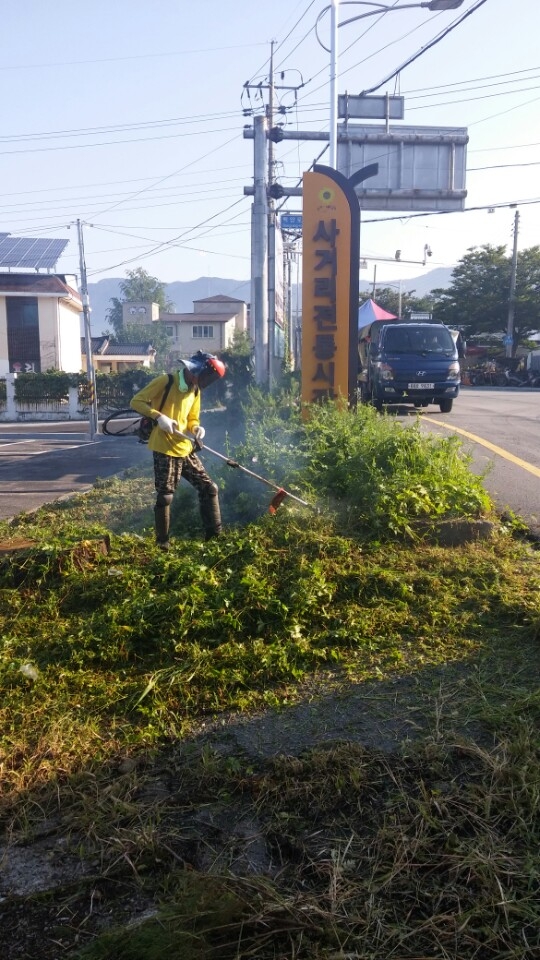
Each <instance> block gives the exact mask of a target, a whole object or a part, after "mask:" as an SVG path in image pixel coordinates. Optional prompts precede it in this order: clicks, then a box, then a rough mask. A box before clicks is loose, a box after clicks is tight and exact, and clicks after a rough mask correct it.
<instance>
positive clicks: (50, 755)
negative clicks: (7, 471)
mask: <svg viewBox="0 0 540 960" xmlns="http://www.w3.org/2000/svg"><path fill="white" fill-rule="evenodd" d="M316 417H317V418H318V419H317V420H316V422H315V418H314V419H313V420H312V421H310V422H309V424H308V425H307V426H306V427H303V426H301V425H300V424H299V423H298V421H296V420H295V418H294V416H293V417H291V416H290V413H289V414H288V417H287V418H286V417H284V414H283V412H282V411H280V410H279V408H278V407H277V405H276V407H275V408H271V409H270V411H269V412H268V415H267V416H266V418H264V417H263V416H262V414H261V415H259V414H258V413H257V411H256V410H255V413H254V415H253V418H252V424H251V427H250V428H249V429H248V441H247V442H249V446H250V450H251V451H252V452H253V455H254V456H256V457H257V460H256V463H257V467H256V469H257V472H261V473H263V474H266V475H270V476H272V477H276V479H277V480H279V482H281V481H282V480H285V479H286V478H288V477H289V478H290V483H291V484H292V485H293V486H294V489H295V490H298V491H299V492H300V495H304V494H306V491H307V494H306V495H307V496H308V497H309V498H310V499H311V500H313V501H314V500H315V498H317V500H318V501H319V502H320V503H323V502H325V498H326V499H327V498H328V496H329V495H330V493H332V510H331V511H330V510H328V509H325V510H324V512H322V513H321V514H320V515H317V514H315V513H313V512H308V511H303V510H302V509H301V508H295V507H282V508H280V511H279V512H278V514H277V515H276V516H275V517H270V516H263V517H262V518H261V517H260V516H259V518H258V519H256V520H253V521H252V522H250V523H248V524H247V525H240V523H239V520H240V518H241V516H242V515H245V513H246V512H249V511H253V510H254V506H253V502H254V501H255V502H256V503H259V504H264V496H265V491H264V490H263V492H262V493H261V500H260V501H258V500H257V496H258V493H257V494H256V495H255V496H252V497H251V500H250V503H249V511H248V509H247V506H246V496H247V494H246V490H247V489H250V490H251V488H246V487H245V486H244V481H243V480H241V479H239V478H238V477H237V476H236V475H233V479H232V480H230V479H228V480H226V481H225V482H224V489H225V493H224V497H223V501H224V512H225V513H226V514H227V515H228V517H229V518H230V519H232V520H234V519H235V520H236V521H237V522H236V525H233V526H228V529H227V531H226V535H225V536H224V537H223V538H222V539H220V540H218V541H214V542H210V543H201V542H200V541H199V540H197V539H194V538H193V535H192V531H193V530H195V525H194V523H193V518H194V514H193V507H192V499H191V501H190V493H191V492H190V491H187V494H184V493H182V494H181V495H180V497H179V500H178V505H177V507H176V512H177V516H176V533H177V539H176V541H175V546H174V548H173V550H172V551H171V552H170V553H168V554H163V553H161V552H159V551H157V550H156V548H155V546H154V543H153V537H152V532H151V529H150V527H151V519H152V512H151V507H152V500H153V496H152V483H151V479H150V474H149V472H146V473H145V474H144V475H143V476H142V477H140V476H137V475H135V474H133V473H131V474H128V475H126V476H125V477H124V478H122V480H112V481H107V482H105V483H102V484H100V485H98V486H97V487H96V488H95V489H94V490H93V491H91V492H90V493H88V494H86V495H85V496H83V497H78V498H76V499H74V500H73V501H69V502H63V503H59V504H56V505H53V506H49V507H47V508H44V509H42V510H40V511H38V512H37V513H36V514H35V515H32V516H27V517H20V518H18V519H17V521H16V523H15V524H11V525H7V524H4V525H2V527H1V528H0V533H2V534H3V537H4V542H6V541H8V540H9V539H10V538H12V539H15V538H17V539H18V540H22V539H27V540H29V541H33V545H30V546H27V547H26V548H22V547H21V548H20V549H18V550H16V551H15V552H13V553H12V554H11V555H4V557H3V558H2V559H0V602H1V617H2V641H1V642H2V656H1V661H0V691H1V694H2V697H1V708H0V728H1V731H2V736H1V740H0V776H1V796H0V815H1V817H2V823H3V825H4V830H5V837H6V847H5V848H4V858H5V862H6V864H7V866H8V869H9V862H10V859H9V858H10V856H11V855H12V851H13V850H14V849H16V850H18V851H21V850H23V849H24V848H25V846H26V845H27V846H28V848H29V849H31V848H32V847H33V848H34V849H37V850H40V851H41V852H42V855H43V856H44V857H45V858H46V857H47V850H50V851H56V852H57V853H56V855H58V849H59V848H60V849H61V850H62V853H63V855H64V856H65V858H66V865H65V877H64V880H63V881H58V882H56V883H55V884H54V885H52V886H50V887H49V888H47V890H46V892H41V893H40V892H36V893H32V892H31V890H30V891H29V889H28V885H26V887H25V886H24V883H21V891H22V892H20V893H19V894H18V895H14V896H11V897H8V898H7V899H6V901H5V902H4V904H3V911H4V912H3V919H2V916H1V915H0V935H1V938H2V942H3V944H4V945H7V947H6V949H7V951H8V952H7V954H6V960H23V958H25V957H26V956H27V955H29V952H31V954H32V956H33V957H34V960H53V958H56V957H57V956H58V953H59V951H60V952H61V953H62V955H69V954H70V953H71V954H73V953H76V952H77V950H82V951H83V952H82V954H81V955H83V956H84V957H85V958H91V960H114V958H118V960H143V958H145V960H148V958H150V960H151V958H153V957H155V958H156V960H157V958H158V957H159V958H161V957H163V956H168V957H170V958H172V960H174V958H178V960H180V958H182V960H190V958H192V960H210V958H212V960H213V958H216V960H217V958H219V960H233V958H247V957H257V958H260V960H267V958H268V960H270V958H272V960H277V958H280V960H281V958H283V960H285V958H287V960H289V958H293V957H294V958H298V960H318V958H325V960H338V958H339V960H344V958H347V957H349V958H351V960H352V958H360V960H375V958H377V960H379V958H384V960H386V958H390V957H392V958H396V960H404V958H408V960H413V958H415V960H419V958H424V957H430V958H437V960H439V958H441V960H447V958H451V960H469V958H470V960H492V958H493V960H500V958H504V957H508V958H513V960H532V958H533V957H535V956H536V955H537V954H536V952H535V951H537V949H538V948H539V947H540V940H539V934H538V930H539V929H540V911H539V906H538V898H539V893H540V891H539V885H538V870H539V859H538V850H539V841H540V836H539V833H540V831H539V826H538V824H539V816H538V814H539V801H540V739H539V736H538V721H539V714H540V709H539V708H540V696H539V693H538V678H539V670H538V633H539V625H540V600H539V596H540V595H539V589H540V565H539V563H538V554H537V552H536V551H535V550H534V549H533V548H531V547H530V546H529V545H527V544H526V543H524V542H520V541H517V540H516V539H514V538H513V536H512V531H511V530H510V529H508V528H505V527H504V526H502V525H498V527H497V531H496V532H495V534H494V536H493V538H492V539H490V540H488V541H485V542H477V543H469V544H465V545H463V546H462V547H459V548H454V549H443V548H441V547H436V546H433V545H432V544H431V543H430V542H429V540H426V539H424V538H421V537H420V536H419V532H418V527H417V526H416V523H417V521H418V520H421V521H422V522H425V521H426V520H427V521H429V522H435V521H436V520H437V519H438V518H440V517H443V518H445V517H463V516H465V517H473V518H474V517H478V516H483V515H485V514H486V512H487V511H488V509H489V500H488V498H487V496H486V494H485V493H484V491H483V490H482V487H481V483H480V481H479V480H478V478H471V477H470V475H469V474H468V472H467V469H466V461H465V462H463V461H462V460H461V457H460V453H459V445H456V444H455V443H454V441H452V443H447V442H443V441H441V442H439V443H437V442H436V441H434V440H433V439H432V438H429V439H428V438H422V437H421V436H420V434H419V433H418V431H415V430H412V431H400V429H399V428H398V427H397V426H396V425H395V424H392V423H391V422H389V418H377V420H375V419H374V416H373V412H372V411H368V412H367V413H366V414H365V416H364V415H362V416H360V417H359V418H351V417H349V416H348V415H343V414H339V413H337V412H336V411H334V410H326V409H322V410H321V411H319V412H317V414H316ZM379 422H380V426H379V427H378V426H377V423H379ZM250 431H251V432H250ZM424 439H425V442H424ZM332 445H333V446H332ZM284 451H285V452H286V453H287V460H286V462H287V464H288V468H289V470H290V474H286V473H284V472H283V469H284V468H283V464H284V462H285V460H284ZM239 459H240V457H239ZM243 462H246V461H245V459H244V461H243ZM359 472H360V476H359ZM385 478H386V479H385ZM398 480H399V482H398ZM370 484H371V487H370V486H369V485H370ZM336 491H337V493H338V494H339V495H336ZM441 503H443V504H444V509H442V508H441ZM259 512H260V510H259ZM122 531H124V532H122ZM188 531H189V533H190V536H185V534H186V533H187V532H188ZM104 539H107V543H108V552H106V553H103V552H101V547H102V543H103V541H104ZM396 704H397V707H396ZM308 708H309V710H310V711H311V714H310V718H311V719H310V723H311V727H310V729H311V730H313V724H314V723H315V726H316V728H317V731H316V734H315V736H314V737H313V740H314V741H315V742H309V736H308V733H306V726H307V721H306V716H307V710H308ZM392 711H393V713H392V716H393V722H394V726H393V744H392V747H391V749H390V750H389V749H388V748H387V747H388V744H387V738H385V737H383V736H382V735H380V736H378V734H377V730H378V728H379V725H380V726H381V727H382V726H384V723H385V721H386V720H387V719H388V716H389V714H390V712H392ZM340 718H341V719H340ZM368 721H369V723H370V724H371V727H370V729H371V736H370V738H369V745H366V742H362V737H363V733H362V731H363V730H364V729H365V728H364V727H363V726H362V724H365V725H366V727H367V724H368ZM269 724H272V727H273V740H274V742H277V743H278V744H279V743H280V730H281V740H282V742H286V743H287V752H286V754H284V753H282V751H280V749H279V748H278V749H277V750H275V751H273V752H272V753H270V754H268V753H266V754H265V753H264V751H262V750H261V749H259V747H258V745H257V738H256V734H255V731H256V729H257V730H259V731H260V730H261V729H266V730H268V729H269V726H268V725H269ZM265 725H266V726H265ZM241 729H242V730H243V735H242V736H243V739H242V738H241V736H240V733H241ZM250 731H251V737H250ZM276 731H277V732H276ZM285 731H286V736H285ZM271 739H272V738H270V740H271ZM364 739H365V738H364ZM48 843H51V847H48V846H47V844H48ZM59 844H60V847H59ZM70 871H71V872H70ZM0 892H2V890H1V878H0ZM0 909H2V908H0ZM23 918H24V922H23ZM134 919H136V920H137V923H136V924H135V925H133V924H132V925H131V926H129V929H126V926H125V925H126V924H127V923H128V922H132V921H133V920H134ZM115 923H116V924H119V925H121V926H122V930H121V932H120V933H115V932H114V931H113V930H110V929H109V928H111V926H114V924H115ZM21 924H22V926H21ZM21 930H25V931H26V932H25V933H24V935H22V934H21ZM83 948H84V949H83ZM25 951H26V952H25Z"/></svg>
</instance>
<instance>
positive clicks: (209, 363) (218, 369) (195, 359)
mask: <svg viewBox="0 0 540 960" xmlns="http://www.w3.org/2000/svg"><path fill="white" fill-rule="evenodd" d="M182 363H183V364H184V367H185V368H186V370H188V371H189V373H191V374H192V375H193V376H194V377H197V386H198V387H199V389H200V390H204V389H205V387H208V386H209V385H210V384H211V383H215V381H216V380H219V379H220V378H221V377H224V376H225V370H226V367H225V364H224V363H223V361H222V360H218V358H217V357H215V356H214V354H212V353H203V351H202V350H197V353H195V354H194V355H193V356H192V357H190V359H189V360H182Z"/></svg>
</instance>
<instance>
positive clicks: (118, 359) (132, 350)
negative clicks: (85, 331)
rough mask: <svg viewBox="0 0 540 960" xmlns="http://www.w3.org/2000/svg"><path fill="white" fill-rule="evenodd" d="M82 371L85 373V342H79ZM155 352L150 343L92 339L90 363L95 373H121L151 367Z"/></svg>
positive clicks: (106, 338)
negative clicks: (111, 341) (113, 342)
mask: <svg viewBox="0 0 540 960" xmlns="http://www.w3.org/2000/svg"><path fill="white" fill-rule="evenodd" d="M79 349H80V351H81V353H82V370H84V372H85V373H86V342H85V339H84V337H82V339H81V342H80V348H79ZM155 357H156V351H155V350H154V348H153V346H152V344H151V343H135V344H132V343H115V344H111V343H110V340H109V337H106V336H104V337H92V362H93V365H94V370H95V371H96V373H122V371H124V370H135V369H137V367H153V366H154V361H155Z"/></svg>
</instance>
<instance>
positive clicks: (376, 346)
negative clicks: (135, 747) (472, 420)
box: [358, 320, 464, 413]
mask: <svg viewBox="0 0 540 960" xmlns="http://www.w3.org/2000/svg"><path fill="white" fill-rule="evenodd" d="M358 354H359V361H360V368H359V391H360V397H361V399H362V400H363V401H364V402H367V403H372V404H373V406H375V407H376V408H377V409H378V410H382V408H383V406H384V405H385V404H409V403H411V404H413V405H414V406H415V407H427V406H428V405H429V404H430V403H434V404H438V406H439V409H440V410H441V413H450V411H451V409H452V404H453V402H454V400H455V399H456V397H457V396H458V394H459V387H460V383H461V372H460V364H459V359H460V357H462V356H463V355H464V348H463V346H462V344H461V343H460V337H459V336H458V337H457V338H455V337H454V336H452V333H451V331H450V330H449V328H448V327H446V326H445V325H444V324H442V323H417V322H408V323H407V322H401V321H384V320H376V321H374V322H372V323H371V324H369V325H368V327H364V328H362V329H361V330H359V336H358Z"/></svg>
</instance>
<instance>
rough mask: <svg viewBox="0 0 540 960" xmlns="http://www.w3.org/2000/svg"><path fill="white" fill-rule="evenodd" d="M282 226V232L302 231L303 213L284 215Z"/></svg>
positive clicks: (281, 221)
mask: <svg viewBox="0 0 540 960" xmlns="http://www.w3.org/2000/svg"><path fill="white" fill-rule="evenodd" d="M280 224H281V229H282V230H301V229H302V214H301V213H282V214H281V219H280Z"/></svg>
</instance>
